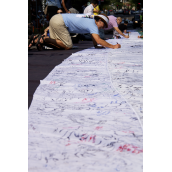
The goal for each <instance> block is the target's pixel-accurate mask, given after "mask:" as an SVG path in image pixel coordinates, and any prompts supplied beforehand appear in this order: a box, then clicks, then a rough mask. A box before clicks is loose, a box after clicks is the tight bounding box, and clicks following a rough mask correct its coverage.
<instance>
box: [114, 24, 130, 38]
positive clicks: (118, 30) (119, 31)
mask: <svg viewBox="0 0 172 172" xmlns="http://www.w3.org/2000/svg"><path fill="white" fill-rule="evenodd" d="M114 29H115V30H116V31H117V32H118V33H119V34H120V35H122V36H123V37H125V38H129V36H128V35H124V34H123V33H122V32H121V30H120V29H119V28H118V27H114Z"/></svg>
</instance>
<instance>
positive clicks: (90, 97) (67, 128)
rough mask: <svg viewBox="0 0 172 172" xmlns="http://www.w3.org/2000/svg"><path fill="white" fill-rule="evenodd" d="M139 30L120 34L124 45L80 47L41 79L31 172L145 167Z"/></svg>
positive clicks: (34, 106) (32, 118)
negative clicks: (131, 33)
mask: <svg viewBox="0 0 172 172" xmlns="http://www.w3.org/2000/svg"><path fill="white" fill-rule="evenodd" d="M135 36H137V34H136V33H133V37H132V36H131V37H130V39H127V40H125V39H122V40H119V43H120V44H121V46H122V48H121V49H115V50H113V49H94V48H90V49H86V50H83V51H80V52H77V53H74V54H72V55H71V56H70V57H69V58H67V59H66V60H64V61H63V63H61V64H60V65H58V66H56V67H55V68H54V69H53V70H52V71H51V72H50V73H49V75H48V76H47V77H46V78H45V79H44V80H42V81H40V85H39V87H38V88H37V90H36V91H35V94H34V98H33V101H32V103H31V106H30V108H29V116H28V117H29V118H28V119H29V130H28V131H29V172H44V171H48V172H57V171H58V172H68V171H72V172H90V171H94V172H112V171H121V172H142V171H143V140H142V139H143V138H142V134H143V133H142V126H141V123H142V122H141V120H140V119H139V116H140V117H142V113H141V111H139V110H138V109H139V108H140V107H141V108H142V82H143V78H142V55H143V52H142V42H141V41H140V40H137V39H135V38H134V37H135ZM114 41H115V42H114ZM108 42H111V43H112V44H116V40H108ZM138 45H139V46H140V47H139V46H138ZM131 46H133V47H131ZM136 46H137V48H135V47H136ZM133 71H134V72H133ZM126 92H127V93H126ZM128 92H129V93H128Z"/></svg>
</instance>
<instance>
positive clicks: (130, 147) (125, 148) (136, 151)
mask: <svg viewBox="0 0 172 172" xmlns="http://www.w3.org/2000/svg"><path fill="white" fill-rule="evenodd" d="M133 149H134V150H133ZM117 151H119V152H123V151H129V152H131V153H134V154H139V153H143V149H141V150H139V149H138V147H137V146H133V145H130V144H125V145H124V146H120V147H119V148H118V149H117Z"/></svg>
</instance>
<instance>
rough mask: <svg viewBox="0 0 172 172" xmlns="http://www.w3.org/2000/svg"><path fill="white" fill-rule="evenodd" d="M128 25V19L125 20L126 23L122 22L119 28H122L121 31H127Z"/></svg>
mask: <svg viewBox="0 0 172 172" xmlns="http://www.w3.org/2000/svg"><path fill="white" fill-rule="evenodd" d="M127 25H128V21H125V22H124V24H120V25H119V26H118V28H119V30H121V32H124V33H127Z"/></svg>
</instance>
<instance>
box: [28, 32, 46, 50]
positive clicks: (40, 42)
mask: <svg viewBox="0 0 172 172" xmlns="http://www.w3.org/2000/svg"><path fill="white" fill-rule="evenodd" d="M36 37H37V35H36V36H34V37H33V40H32V42H31V43H30V44H29V46H28V47H29V48H30V47H32V45H33V43H34V44H36V43H37V42H38V39H39V37H37V38H36ZM35 38H36V39H35ZM42 43H43V39H42V38H41V39H40V40H39V44H38V47H39V50H42V46H41V44H42Z"/></svg>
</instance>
